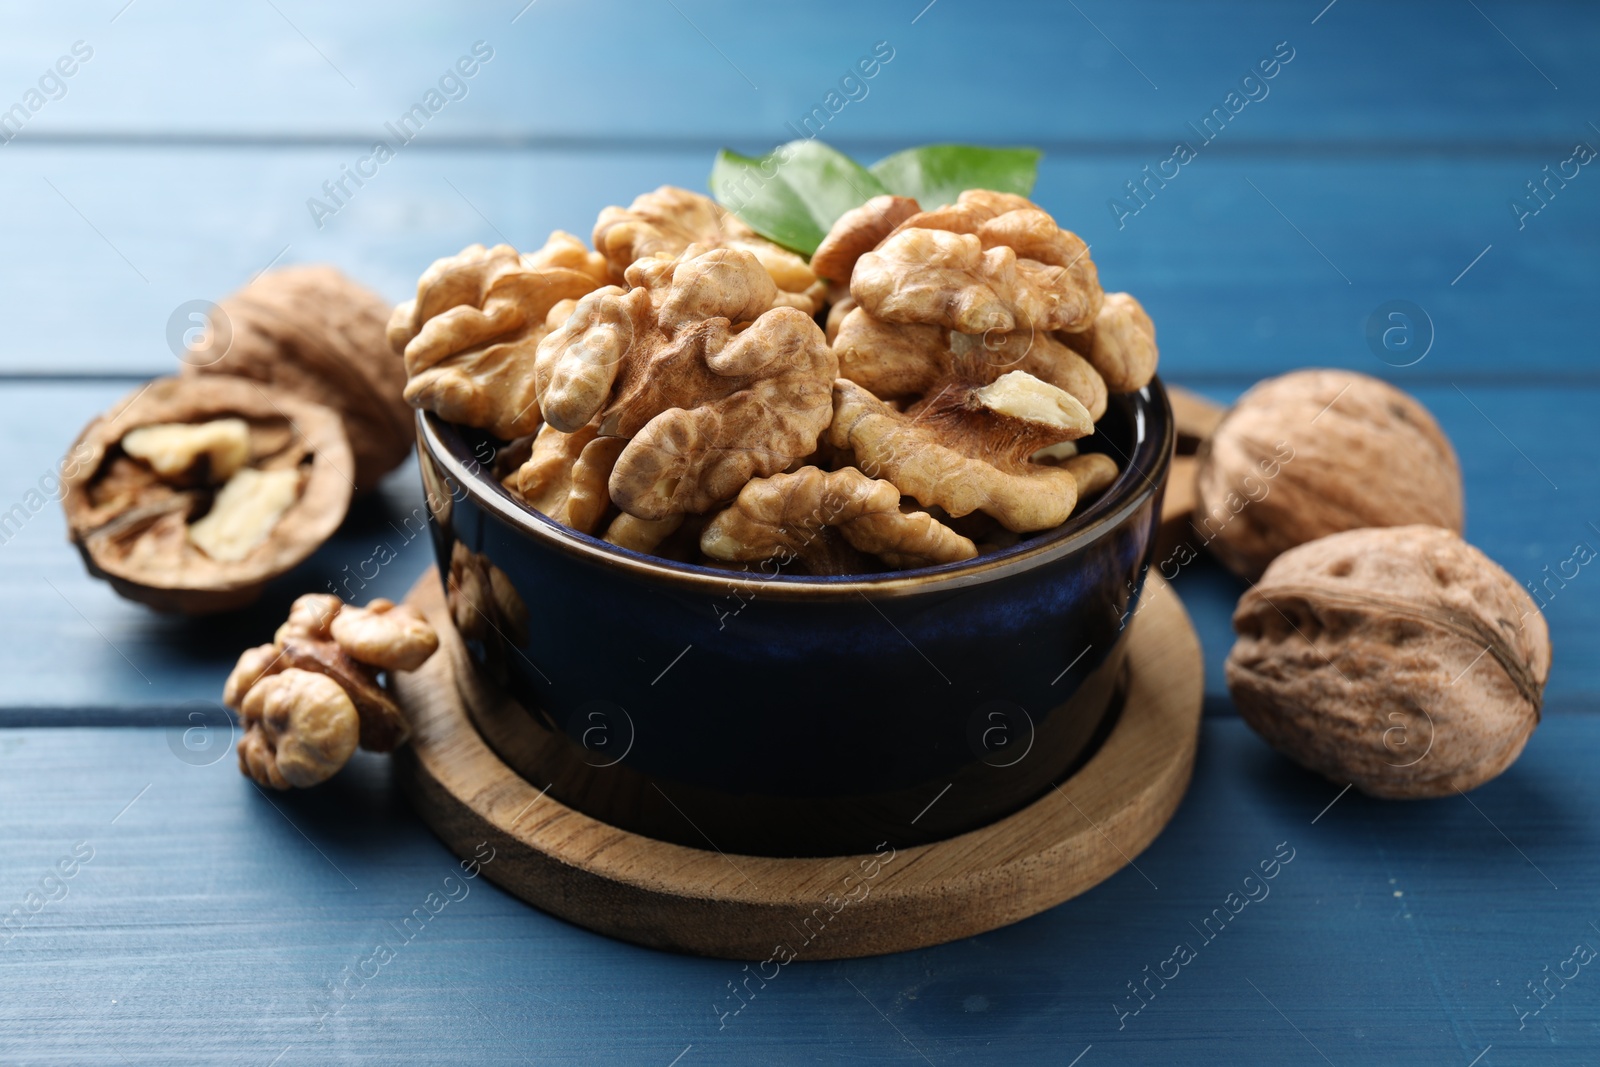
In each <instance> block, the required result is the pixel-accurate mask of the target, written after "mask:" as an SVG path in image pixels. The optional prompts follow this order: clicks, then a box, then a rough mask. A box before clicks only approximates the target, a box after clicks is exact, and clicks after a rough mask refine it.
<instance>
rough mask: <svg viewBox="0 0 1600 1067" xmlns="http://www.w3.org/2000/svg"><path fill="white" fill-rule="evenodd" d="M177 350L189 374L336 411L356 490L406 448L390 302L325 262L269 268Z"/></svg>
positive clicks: (407, 424)
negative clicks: (248, 382) (245, 381)
mask: <svg viewBox="0 0 1600 1067" xmlns="http://www.w3.org/2000/svg"><path fill="white" fill-rule="evenodd" d="M217 307H218V313H217V314H214V315H213V317H212V318H213V321H212V323H211V326H210V329H209V330H207V332H206V333H205V335H203V337H202V338H201V339H200V340H198V341H197V342H196V343H195V344H194V345H192V346H191V347H190V349H189V351H188V352H187V353H185V355H184V357H183V364H184V366H183V372H184V373H185V374H228V375H234V376H236V377H240V378H250V379H253V380H255V381H258V382H265V383H267V384H269V385H275V386H277V387H278V388H280V389H283V390H285V391H287V392H290V393H293V394H295V395H296V396H300V397H304V398H305V399H307V400H310V401H313V402H315V403H318V404H323V405H325V406H327V407H331V408H333V409H334V410H335V411H337V412H338V413H339V415H340V416H341V417H342V418H343V419H344V424H345V433H346V436H347V437H348V438H349V439H350V451H351V452H352V453H353V454H354V457H355V473H354V475H353V478H354V481H355V483H356V489H357V490H358V491H359V492H366V491H368V490H371V489H373V488H376V486H377V484H378V481H379V479H381V478H382V477H383V476H384V475H385V474H387V473H388V472H389V471H391V470H394V468H396V467H398V466H399V465H400V464H401V463H402V462H403V461H404V460H405V458H406V456H407V455H409V454H410V452H411V447H412V444H413V443H414V441H415V434H414V433H413V431H412V426H411V411H410V409H409V408H408V407H407V406H406V402H405V399H404V398H403V397H402V396H401V393H402V392H403V391H404V389H405V385H406V375H405V369H404V368H403V367H401V366H400V365H399V364H398V363H397V362H396V360H395V358H394V356H393V355H392V354H391V353H390V351H389V343H388V340H387V339H386V337H385V333H384V331H385V329H386V326H387V323H388V321H389V302H388V301H387V300H385V299H383V297H381V296H379V295H378V294H377V293H374V292H373V291H372V290H370V289H368V288H366V287H365V286H362V285H359V284H357V283H356V282H354V281H351V280H350V279H349V278H347V277H346V276H345V275H343V274H341V273H340V272H339V271H338V270H336V269H334V268H333V267H329V266H325V265H313V266H299V267H285V268H283V269H282V270H270V271H267V272H266V273H264V274H262V275H261V276H260V277H258V278H256V279H255V280H254V281H252V282H251V283H250V284H249V285H247V286H245V287H244V288H243V289H240V290H239V291H238V292H236V293H234V294H233V295H232V296H229V297H227V298H226V299H224V300H223V301H222V302H221V303H220V304H219V305H218V306H217Z"/></svg>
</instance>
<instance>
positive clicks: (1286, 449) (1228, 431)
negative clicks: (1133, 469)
mask: <svg viewBox="0 0 1600 1067" xmlns="http://www.w3.org/2000/svg"><path fill="white" fill-rule="evenodd" d="M1195 492H1196V498H1197V500H1196V504H1197V506H1196V513H1195V517H1194V526H1195V530H1196V533H1197V534H1198V535H1199V536H1200V537H1201V538H1202V539H1204V540H1206V542H1207V544H1208V545H1209V547H1210V548H1211V550H1212V552H1213V553H1215V554H1216V556H1217V557H1218V558H1219V559H1221V560H1222V562H1223V563H1224V564H1226V565H1227V566H1228V568H1229V569H1230V570H1232V571H1234V572H1235V573H1237V574H1239V575H1241V576H1243V577H1245V578H1248V579H1250V580H1252V581H1253V580H1255V579H1256V578H1258V577H1260V575H1261V572H1262V571H1263V570H1265V569H1266V566H1267V564H1268V563H1270V562H1272V560H1273V558H1274V557H1276V556H1277V555H1278V554H1279V553H1280V552H1284V551H1286V550H1288V549H1290V548H1293V547H1294V546H1295V545H1300V544H1304V543H1306V542H1307V541H1314V540H1316V539H1317V538H1319V537H1325V536H1327V535H1328V534H1331V533H1338V532H1339V531H1341V530H1354V529H1358V528H1360V527H1364V526H1405V525H1409V524H1412V523H1425V524H1427V525H1430V526H1443V527H1445V528H1447V529H1450V530H1454V531H1456V532H1457V533H1460V532H1461V529H1462V522H1463V503H1462V498H1463V490H1462V485H1461V467H1460V465H1459V464H1458V463H1457V462H1456V454H1455V450H1454V449H1453V448H1451V447H1450V441H1449V439H1448V438H1446V437H1445V435H1444V432H1443V431H1442V430H1440V429H1439V425H1438V423H1436V422H1434V420H1433V416H1432V415H1430V414H1428V410H1427V409H1426V408H1424V407H1423V406H1422V405H1421V404H1419V403H1417V401H1416V400H1414V399H1412V398H1411V397H1410V396H1408V395H1407V394H1405V393H1403V392H1401V391H1400V390H1399V389H1396V388H1395V387H1394V386H1392V385H1389V384H1387V383H1385V382H1381V381H1379V380H1378V379H1376V378H1369V377H1367V376H1366V375H1364V374H1356V373H1353V372H1351V371H1341V370H1302V371H1295V372H1294V373H1292V374H1285V375H1283V376H1282V377H1280V378H1271V379H1268V380H1267V381H1264V382H1262V383H1260V384H1259V385H1257V386H1256V387H1255V388H1253V389H1251V390H1250V391H1249V392H1248V393H1246V394H1245V395H1244V396H1243V397H1241V398H1240V399H1239V402H1238V403H1237V404H1235V405H1234V406H1233V408H1232V410H1230V411H1229V412H1228V414H1227V415H1226V416H1225V417H1224V418H1223V420H1222V422H1221V423H1220V424H1219V425H1218V426H1217V428H1216V431H1215V432H1214V433H1213V434H1212V436H1211V439H1210V441H1208V442H1207V443H1206V444H1205V445H1203V446H1202V447H1201V450H1200V468H1199V472H1198V474H1197V476H1196V481H1195Z"/></svg>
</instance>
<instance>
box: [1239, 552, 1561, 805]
mask: <svg viewBox="0 0 1600 1067" xmlns="http://www.w3.org/2000/svg"><path fill="white" fill-rule="evenodd" d="M1233 627H1234V630H1235V631H1236V632H1237V633H1238V635H1239V637H1238V641H1237V642H1236V643H1235V644H1234V646H1233V651H1232V652H1231V653H1230V654H1229V656H1228V662H1227V678H1228V688H1229V689H1230V690H1231V691H1232V693H1233V699H1234V703H1235V704H1237V705H1238V708H1239V714H1240V715H1241V716H1242V717H1243V718H1244V720H1245V721H1246V722H1248V723H1249V724H1250V725H1251V726H1252V727H1253V728H1254V729H1255V730H1256V731H1257V732H1258V733H1260V734H1261V736H1262V737H1264V738H1265V739H1266V740H1267V742H1268V743H1269V744H1271V745H1272V746H1273V747H1274V748H1276V749H1278V750H1279V751H1280V752H1282V753H1284V754H1285V755H1287V756H1289V757H1290V758H1291V759H1293V760H1295V761H1296V762H1298V763H1301V764H1303V765H1304V766H1306V767H1308V768H1310V769H1311V770H1314V771H1316V772H1318V773H1319V774H1323V775H1325V776H1327V777H1328V778H1330V779H1332V780H1333V781H1335V782H1340V783H1344V782H1352V783H1354V784H1355V786H1356V788H1357V789H1360V790H1361V791H1362V792H1364V793H1368V794H1371V795H1372V796H1379V797H1396V798H1412V797H1435V796H1446V795H1449V794H1451V793H1453V792H1455V791H1457V790H1467V789H1472V788H1473V787H1475V786H1478V785H1481V784H1483V783H1484V782H1486V781H1488V780H1489V779H1491V778H1493V777H1494V776H1495V775H1497V774H1499V773H1500V772H1501V771H1503V770H1505V769H1506V767H1508V766H1509V765H1510V764H1511V763H1512V761H1513V760H1515V759H1516V758H1517V756H1518V755H1519V754H1520V753H1521V752H1522V747H1523V745H1524V744H1525V743H1526V742H1527V740H1528V735H1529V734H1530V733H1532V732H1533V728H1534V726H1536V725H1537V724H1538V722H1539V708H1540V703H1541V700H1542V696H1543V692H1544V684H1545V679H1546V678H1547V677H1548V675H1549V672H1550V635H1549V630H1548V629H1547V628H1546V626H1545V621H1544V616H1542V615H1541V614H1540V613H1539V609H1538V608H1537V606H1535V604H1534V603H1533V600H1532V599H1531V598H1530V597H1529V596H1528V594H1527V593H1526V592H1524V590H1523V589H1522V587H1521V586H1520V585H1518V584H1517V582H1516V580H1515V579H1513V578H1512V577H1511V576H1510V575H1509V574H1507V573H1506V572H1505V571H1503V570H1501V569H1500V568H1499V567H1498V566H1496V565H1495V564H1494V562H1493V561H1492V560H1490V559H1489V558H1488V557H1487V556H1485V555H1484V554H1483V553H1482V552H1480V551H1478V550H1477V549H1476V548H1473V547H1472V546H1471V545H1469V544H1467V543H1466V542H1465V541H1463V540H1461V538H1459V537H1458V536H1456V535H1455V534H1454V533H1452V532H1451V531H1449V530H1444V529H1440V528H1438V527H1435V526H1399V527H1388V528H1375V529H1363V530H1351V531H1347V532H1344V533H1337V534H1333V535H1330V536H1328V537H1324V538H1321V539H1320V540H1316V541H1312V542H1310V543H1308V544H1304V545H1301V546H1299V547H1298V548H1292V549H1290V550H1289V551H1287V552H1285V553H1284V554H1283V555H1281V556H1279V557H1278V558H1277V559H1276V560H1274V561H1273V563H1272V565H1271V566H1270V567H1268V568H1267V572H1266V574H1265V575H1264V576H1263V577H1262V579H1261V581H1260V582H1259V583H1258V584H1257V585H1256V586H1255V587H1254V588H1253V589H1251V590H1250V591H1249V592H1247V593H1246V594H1245V595H1244V596H1243V597H1242V598H1241V599H1240V601H1239V607H1238V610H1236V611H1235V612H1234V616H1233Z"/></svg>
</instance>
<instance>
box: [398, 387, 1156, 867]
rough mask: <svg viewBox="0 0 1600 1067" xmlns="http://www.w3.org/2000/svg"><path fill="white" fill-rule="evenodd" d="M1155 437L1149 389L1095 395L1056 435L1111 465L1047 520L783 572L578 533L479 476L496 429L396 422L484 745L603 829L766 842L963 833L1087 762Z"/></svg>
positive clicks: (1152, 486) (1130, 581) (1134, 563)
mask: <svg viewBox="0 0 1600 1067" xmlns="http://www.w3.org/2000/svg"><path fill="white" fill-rule="evenodd" d="M1172 443H1173V426H1172V418H1171V411H1170V408H1169V407H1168V404H1167V400H1166V395H1165V392H1164V391H1163V389H1162V387H1161V385H1160V383H1159V381H1153V382H1151V384H1150V385H1149V386H1147V387H1146V388H1145V389H1143V390H1141V391H1139V392H1137V393H1129V394H1122V395H1117V396H1113V397H1111V400H1110V404H1109V406H1108V409H1107V411H1106V414H1105V416H1104V417H1103V418H1102V419H1101V421H1100V423H1099V424H1098V426H1097V429H1096V433H1095V434H1094V435H1093V436H1091V437H1089V438H1085V439H1084V440H1082V441H1080V442H1079V444H1080V446H1081V447H1082V448H1083V449H1084V450H1086V451H1089V450H1100V451H1104V452H1106V453H1107V454H1109V455H1110V456H1111V457H1112V458H1113V459H1115V460H1116V461H1117V464H1118V466H1119V468H1121V474H1120V476H1119V477H1118V479H1117V480H1116V482H1115V483H1114V484H1113V485H1112V486H1111V487H1110V488H1109V489H1107V490H1106V491H1105V492H1104V493H1102V494H1101V495H1100V496H1099V497H1097V498H1095V499H1094V500H1093V501H1090V502H1089V503H1088V504H1087V505H1085V506H1084V507H1083V509H1082V510H1081V511H1080V512H1079V513H1078V514H1075V515H1074V516H1073V517H1072V518H1071V519H1069V520H1068V521H1067V522H1066V523H1065V524H1063V525H1062V526H1060V527H1058V528H1056V529H1053V530H1048V531H1045V532H1043V533H1040V534H1036V535H1034V536H1032V537H1030V538H1029V539H1027V540H1025V541H1023V542H1022V543H1020V544H1018V545H1016V546H1014V547H1012V548H1009V549H1006V550H1004V551H1000V552H995V553H992V554H988V555H984V556H980V557H978V558H977V559H974V560H968V561H965V562H962V563H953V564H946V565H942V566H937V567H927V568H920V569H916V570H906V571H895V572H890V573H886V574H870V575H849V576H841V577H805V576H795V575H789V574H783V573H773V571H774V569H775V568H771V567H752V568H750V569H749V570H748V571H743V572H741V571H728V570H719V569H715V568H710V567H701V566H695V565H692V564H683V563H675V562H670V561H667V560H663V559H659V558H656V557H652V556H647V555H642V554H640V553H636V552H631V551H628V550H626V549H622V548H618V547H616V546H614V545H610V544H607V543H605V542H604V541H601V540H600V539H598V538H595V537H590V536H588V535H585V534H582V533H578V532H576V531H574V530H572V529H569V528H567V527H565V526H562V525H560V524H558V523H556V522H554V521H552V520H550V519H548V518H546V517H545V516H544V515H541V514H539V513H537V512H533V511H530V510H529V509H527V508H526V507H525V506H523V505H522V504H521V503H519V502H518V501H517V500H516V499H514V498H513V497H512V496H511V495H510V494H509V493H508V492H507V491H506V490H505V489H504V488H502V487H501V486H500V484H499V483H498V482H497V481H496V480H495V478H494V476H493V475H492V474H491V473H490V469H491V467H492V464H493V460H494V457H495V455H496V448H497V447H499V446H498V442H496V441H494V440H493V439H491V438H487V437H484V436H482V435H480V434H478V433H477V432H476V431H471V430H464V429H462V428H460V427H457V426H454V425H451V424H448V423H445V422H443V421H441V420H439V419H437V418H435V417H434V416H432V415H430V414H427V413H422V414H420V415H419V416H418V449H419V452H420V456H421V467H422V475H423V484H424V488H425V490H426V493H427V498H428V507H429V512H430V514H431V517H432V523H431V527H432V534H433V539H434V547H435V551H436V553H437V556H438V561H439V568H440V572H441V574H442V575H443V576H444V577H445V579H446V580H445V588H446V594H447V597H448V599H449V602H450V608H451V614H452V617H453V618H454V619H455V622H456V626H457V629H458V630H460V632H461V636H462V638H463V642H464V644H465V646H466V648H467V649H468V653H469V655H470V657H471V659H472V661H473V673H474V674H475V678H473V679H472V684H474V685H476V686H478V687H479V688H480V689H481V690H483V691H486V692H490V693H494V694H497V695H501V696H503V697H504V698H505V701H503V703H507V704H508V706H511V707H513V708H514V709H516V710H515V711H514V713H513V714H512V716H511V718H510V720H507V719H506V718H505V717H504V716H502V717H501V718H500V721H498V722H496V723H493V724H490V723H485V722H482V721H479V722H478V726H479V729H480V731H481V732H483V733H484V735H485V739H486V740H488V741H489V743H490V744H491V745H492V746H494V747H495V749H496V751H497V753H498V754H499V755H500V757H501V758H502V759H504V760H505V761H506V762H507V763H508V764H509V765H510V766H511V767H512V768H513V769H515V770H516V771H517V772H518V773H519V774H521V775H522V776H523V777H524V778H526V779H527V780H528V781H529V782H531V783H533V784H534V785H535V786H536V787H537V788H546V787H548V790H549V793H550V795H552V796H554V797H555V798H557V799H558V800H560V801H561V802H562V803H564V804H567V805H569V806H571V807H574V808H576V809H578V810H581V811H583V812H585V813H587V814H589V815H591V816H593V817H595V818H597V819H601V820H603V821H605V822H608V823H611V824H612V825H614V826H617V827H619V828H621V829H624V830H628V831H631V832H634V833H638V834H643V835H645V836H648V837H654V838H658V839H661V840H665V841H671V842H675V843H678V844H682V845H687V846H690V847H695V848H714V849H717V850H719V851H722V852H725V853H745V854H753V855H769V856H826V855H847V854H854V853H864V852H871V851H873V850H875V849H877V848H878V847H880V846H881V845H882V844H883V843H885V842H887V843H889V844H891V845H893V846H895V847H905V846H909V845H915V844H921V843H925V842H928V841H934V840H941V839H944V838H947V837H952V836H955V835H957V834H961V833H965V832H967V831H970V830H974V829H977V828H979V827H981V826H984V825H986V824H988V823H991V822H993V821H995V820H997V819H1000V818H1003V817H1004V816H1006V815H1008V814H1010V813H1012V812H1014V811H1016V810H1018V809H1020V808H1022V807H1023V806H1025V805H1027V804H1029V803H1031V802H1032V801H1033V800H1035V799H1037V798H1038V797H1039V796H1040V795H1041V794H1042V793H1044V792H1045V791H1046V790H1048V789H1050V788H1051V786H1052V785H1053V784H1054V783H1056V782H1059V781H1061V780H1062V779H1064V778H1065V777H1067V776H1068V775H1070V774H1071V773H1072V772H1073V771H1074V770H1076V769H1077V768H1078V767H1079V766H1081V765H1082V764H1083V763H1084V762H1085V761H1086V760H1087V759H1088V758H1089V756H1091V755H1092V754H1093V752H1094V750H1095V748H1096V747H1097V746H1098V743H1099V741H1100V739H1101V738H1103V736H1104V735H1105V733H1106V732H1107V731H1108V730H1109V727H1110V725H1111V722H1112V721H1113V720H1114V718H1115V712H1116V709H1117V707H1118V700H1117V697H1118V690H1119V687H1120V675H1121V671H1122V667H1123V655H1122V652H1123V645H1122V640H1121V639H1122V633H1123V629H1124V627H1125V625H1126V623H1127V620H1128V619H1129V618H1130V617H1131V613H1132V612H1133V610H1134V607H1135V605H1136V603H1137V599H1138V596H1139V591H1140V588H1141V586H1142V583H1143V576H1144V572H1145V569H1146V566H1147V564H1148V557H1149V553H1150V548H1151V544H1152V541H1153V537H1154V531H1155V528H1156V524H1157V522H1158V519H1159V516H1160V503H1161V494H1162V488H1163V486H1164V484H1165V480H1166V476H1167V468H1168V463H1169V460H1170V456H1171V453H1172ZM473 703H474V702H473V701H471V700H469V701H468V704H469V706H470V705H472V704H473ZM507 721H510V722H511V724H512V725H511V726H510V727H509V732H508V727H507Z"/></svg>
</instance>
